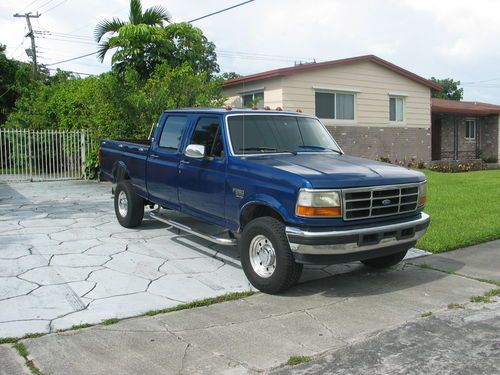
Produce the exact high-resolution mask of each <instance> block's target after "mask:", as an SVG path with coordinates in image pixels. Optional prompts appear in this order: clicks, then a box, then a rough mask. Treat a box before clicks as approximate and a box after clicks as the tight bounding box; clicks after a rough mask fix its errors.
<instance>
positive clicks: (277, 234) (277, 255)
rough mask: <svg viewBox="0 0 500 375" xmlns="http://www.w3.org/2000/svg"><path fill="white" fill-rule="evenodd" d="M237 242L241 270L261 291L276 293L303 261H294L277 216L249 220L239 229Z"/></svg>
mask: <svg viewBox="0 0 500 375" xmlns="http://www.w3.org/2000/svg"><path fill="white" fill-rule="evenodd" d="M239 243H240V253H241V264H242V266H243V271H244V272H245V275H246V276H247V278H248V280H249V281H250V283H251V284H252V285H253V286H254V287H255V288H257V289H258V290H260V291H261V292H264V293H269V294H275V293H279V292H282V291H285V290H286V289H288V288H290V287H291V286H293V285H294V284H295V283H296V282H297V281H298V280H299V278H300V275H301V274H302V267H303V265H302V264H299V263H296V262H295V259H294V257H293V254H292V251H291V250H290V245H289V244H288V239H287V237H286V235H285V226H284V225H283V223H282V222H280V221H279V220H276V219H274V218H272V217H260V218H257V219H254V220H252V221H251V222H250V223H248V224H247V225H246V226H245V228H244V229H243V233H242V236H241V239H240V241H239Z"/></svg>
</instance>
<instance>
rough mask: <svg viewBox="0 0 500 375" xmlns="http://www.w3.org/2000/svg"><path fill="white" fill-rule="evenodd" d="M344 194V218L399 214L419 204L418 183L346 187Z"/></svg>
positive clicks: (356, 218)
mask: <svg viewBox="0 0 500 375" xmlns="http://www.w3.org/2000/svg"><path fill="white" fill-rule="evenodd" d="M342 194H343V198H344V199H343V202H344V203H343V204H344V210H343V212H344V220H359V219H366V218H371V217H380V216H389V215H397V214H401V213H406V212H411V211H415V210H416V209H417V206H418V185H395V186H376V187H369V188H356V189H346V190H343V191H342Z"/></svg>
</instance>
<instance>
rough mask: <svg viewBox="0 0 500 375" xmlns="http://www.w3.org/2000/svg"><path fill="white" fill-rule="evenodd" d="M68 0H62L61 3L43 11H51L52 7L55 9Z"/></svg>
mask: <svg viewBox="0 0 500 375" xmlns="http://www.w3.org/2000/svg"><path fill="white" fill-rule="evenodd" d="M66 1H68V0H62V1H61V2H60V3H57V4H56V5H54V6H53V7H51V8H49V9H46V10H44V11H43V13H44V14H45V13H48V12H50V11H51V10H52V9H55V8H57V7H58V6H60V5H63V4H64V3H65V2H66Z"/></svg>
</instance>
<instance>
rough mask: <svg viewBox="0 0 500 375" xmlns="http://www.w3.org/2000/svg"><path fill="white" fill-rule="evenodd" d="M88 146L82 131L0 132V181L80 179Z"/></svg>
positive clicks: (90, 145)
mask: <svg viewBox="0 0 500 375" xmlns="http://www.w3.org/2000/svg"><path fill="white" fill-rule="evenodd" d="M91 147H92V140H91V137H89V135H88V133H87V132H86V131H85V130H77V131H61V130H36V131H35V130H20V129H0V181H50V180H69V179H80V178H84V177H85V176H84V173H85V159H86V154H87V152H88V151H89V150H91V149H92V148H91Z"/></svg>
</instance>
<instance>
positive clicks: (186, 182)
mask: <svg viewBox="0 0 500 375" xmlns="http://www.w3.org/2000/svg"><path fill="white" fill-rule="evenodd" d="M100 162H101V178H103V179H106V180H111V181H113V182H115V183H116V184H117V185H116V187H115V189H114V205H115V213H116V217H117V219H118V221H119V222H120V224H121V225H123V226H124V227H127V228H130V227H135V226H138V225H140V224H141V221H142V219H143V216H144V207H145V206H147V205H149V206H151V207H152V208H154V206H157V207H158V208H157V209H155V210H152V211H151V212H150V216H151V217H152V218H154V219H157V220H160V221H163V222H165V223H166V224H168V225H170V226H173V227H176V228H178V229H180V230H183V231H186V232H188V233H192V234H196V235H198V236H200V237H203V238H205V239H208V240H210V241H213V242H215V243H219V244H222V245H235V244H238V246H239V250H240V252H241V254H240V257H241V263H242V267H243V270H244V272H245V274H246V276H247V277H248V280H249V281H250V282H251V283H252V285H254V286H255V287H256V288H257V289H259V290H261V291H263V292H267V293H277V292H280V291H283V290H285V289H287V288H289V287H290V286H292V285H293V284H294V283H296V282H297V280H298V279H299V277H300V275H301V272H302V267H303V264H304V263H316V264H331V263H341V262H351V261H355V260H359V261H361V262H363V263H364V264H365V265H367V266H370V267H377V268H382V267H389V266H392V265H394V264H396V263H398V262H400V261H401V260H402V259H403V257H404V256H405V254H406V252H407V251H408V249H410V248H411V247H412V246H413V245H414V244H415V242H416V241H417V239H419V238H420V237H421V236H422V235H423V234H424V233H425V231H426V229H427V226H428V225H429V216H428V215H427V214H425V213H424V212H423V211H422V209H423V207H424V205H425V202H426V181H425V176H424V175H423V174H422V173H420V172H417V171H413V170H409V169H406V168H402V167H399V166H395V165H391V164H385V163H380V162H376V161H372V160H366V159H361V158H357V157H351V156H347V155H346V154H344V152H343V151H342V150H341V148H340V147H339V145H338V144H337V143H336V142H335V140H334V139H333V138H332V136H331V135H330V133H329V132H328V130H327V129H326V128H325V127H324V126H323V125H322V124H321V123H320V121H319V120H318V119H317V118H316V117H314V116H310V115H306V114H302V113H296V112H285V111H269V110H240V109H238V110H230V109H229V108H228V109H183V110H172V111H166V112H164V113H163V114H162V116H161V118H160V120H159V122H158V124H157V125H156V128H155V131H154V134H153V137H152V138H151V140H150V141H119V140H103V141H101V145H100ZM162 209H163V210H162ZM165 209H169V210H175V211H180V212H182V213H184V214H187V215H189V216H190V217H194V218H195V219H197V220H200V221H202V222H204V223H211V224H214V225H216V226H220V227H223V228H224V230H225V235H218V236H214V235H211V234H208V233H203V232H200V231H198V230H197V229H195V228H193V227H189V226H187V225H186V224H185V223H182V222H179V221H178V220H177V221H175V220H173V219H172V218H169V217H168V210H165ZM160 210H162V212H160ZM164 212H167V214H164Z"/></svg>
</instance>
